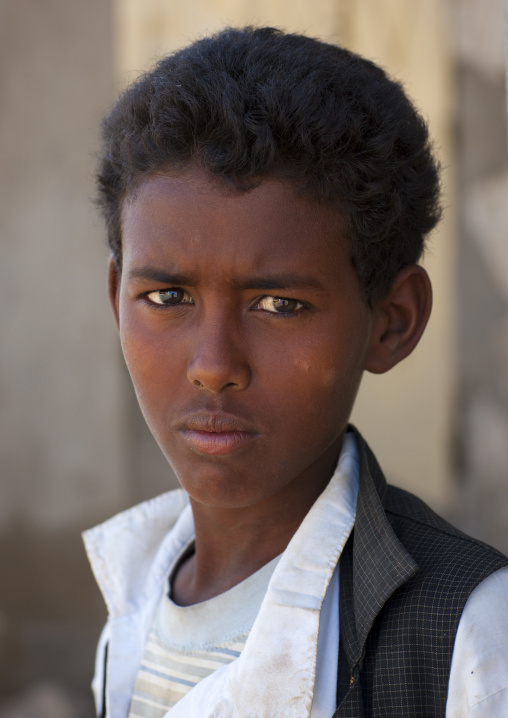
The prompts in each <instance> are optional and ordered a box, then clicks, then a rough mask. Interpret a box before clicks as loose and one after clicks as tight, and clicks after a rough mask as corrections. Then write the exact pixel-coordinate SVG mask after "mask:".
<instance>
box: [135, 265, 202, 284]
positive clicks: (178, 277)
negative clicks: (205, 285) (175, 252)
mask: <svg viewBox="0 0 508 718" xmlns="http://www.w3.org/2000/svg"><path fill="white" fill-rule="evenodd" d="M128 276H129V279H147V280H149V281H151V282H159V283H160V284H172V285H173V284H177V285H180V284H185V285H187V286H189V285H191V284H193V283H194V280H193V278H192V277H190V276H189V275H188V274H178V273H176V272H165V271H163V270H160V269H155V268H153V267H138V268H136V269H131V271H130V272H129V275H128Z"/></svg>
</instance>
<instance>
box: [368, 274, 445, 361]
mask: <svg viewBox="0 0 508 718" xmlns="http://www.w3.org/2000/svg"><path fill="white" fill-rule="evenodd" d="M431 309H432V286H431V283H430V279H429V276H428V274H427V272H426V271H425V270H424V269H423V267H420V266H419V265H416V264H414V265H410V266H409V267H404V269H402V270H401V271H400V272H399V274H398V275H397V277H396V279H395V281H394V283H393V285H392V287H391V289H390V291H389V293H388V294H387V296H385V297H384V298H383V299H380V300H378V301H377V302H376V303H375V305H374V308H373V312H374V322H373V326H372V335H371V345H370V348H369V353H368V356H367V361H366V363H365V369H366V370H367V371H370V372H372V373H373V374H383V373H384V372H387V371H389V370H390V369H391V368H392V367H394V366H395V365H396V364H398V363H399V362H400V361H402V360H403V359H405V358H406V357H407V356H409V354H411V352H412V351H413V349H414V348H415V347H416V345H417V344H418V342H419V341H420V338H421V336H422V334H423V331H424V329H425V327H426V326H427V322H428V319H429V316H430V312H431Z"/></svg>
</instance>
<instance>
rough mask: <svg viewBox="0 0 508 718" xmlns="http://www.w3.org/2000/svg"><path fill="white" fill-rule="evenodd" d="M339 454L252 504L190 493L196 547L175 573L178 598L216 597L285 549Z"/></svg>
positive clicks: (195, 600) (187, 602)
mask: <svg viewBox="0 0 508 718" xmlns="http://www.w3.org/2000/svg"><path fill="white" fill-rule="evenodd" d="M339 449H340V445H339ZM338 453H339V452H338V450H337V448H336V449H335V451H334V452H330V456H328V457H326V461H324V462H323V465H322V466H320V467H319V471H316V467H313V470H311V471H310V474H308V473H307V472H306V473H305V474H302V476H301V477H300V478H299V479H297V480H295V481H294V482H292V483H291V484H290V485H289V486H287V487H285V488H284V489H282V490H281V491H279V492H277V494H275V495H273V496H270V497H268V498H267V499H264V500H263V501H260V502H259V503H256V504H255V505H253V506H246V507H241V508H224V507H217V506H209V505H206V504H201V503H198V502H196V501H194V500H193V499H192V498H191V506H192V511H193V515H194V525H195V531H196V551H195V553H194V554H193V555H192V556H190V557H189V558H188V559H187V560H186V561H185V562H184V563H183V564H182V565H181V566H180V567H179V569H178V571H177V573H176V575H175V577H174V580H173V585H172V597H173V600H174V601H175V602H176V603H178V604H180V605H182V606H186V605H191V604H193V603H198V602H201V601H205V600H207V599H210V598H213V597H214V596H217V595H219V594H220V593H224V592H225V591H227V590H229V589H230V588H232V587H233V586H235V585H236V584H238V583H240V581H243V580H245V579H246V578H248V576H251V575H252V574H253V573H255V572H256V571H258V570H259V569H260V568H261V567H262V566H264V565H266V564H267V563H268V562H269V561H271V560H272V559H274V558H275V557H276V556H278V555H279V554H281V553H282V552H283V551H284V550H285V549H286V547H287V545H288V543H289V542H290V540H291V538H292V537H293V535H294V533H295V532H296V531H297V529H298V528H299V526H300V524H301V523H302V521H303V519H304V518H305V516H306V514H307V513H308V511H309V509H310V508H311V506H312V504H313V503H314V502H315V501H316V499H317V498H318V496H319V495H320V494H321V493H322V491H323V490H324V488H325V487H326V485H327V484H328V482H329V480H330V478H331V476H332V474H333V471H334V469H335V466H336V463H337V456H338Z"/></svg>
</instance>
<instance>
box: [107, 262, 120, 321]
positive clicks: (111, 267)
mask: <svg viewBox="0 0 508 718" xmlns="http://www.w3.org/2000/svg"><path fill="white" fill-rule="evenodd" d="M120 279H121V273H120V270H119V269H118V265H117V263H116V261H115V258H114V257H113V255H111V257H110V258H109V263H108V294H109V301H110V303H111V307H112V309H113V314H114V316H115V322H116V326H117V327H118V326H120V311H119V296H120Z"/></svg>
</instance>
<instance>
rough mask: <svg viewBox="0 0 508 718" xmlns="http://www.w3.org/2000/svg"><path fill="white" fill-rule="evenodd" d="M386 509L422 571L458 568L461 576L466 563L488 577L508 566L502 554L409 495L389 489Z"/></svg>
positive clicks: (384, 500) (394, 528) (396, 530)
mask: <svg viewBox="0 0 508 718" xmlns="http://www.w3.org/2000/svg"><path fill="white" fill-rule="evenodd" d="M383 505H384V508H385V512H386V516H387V519H388V521H389V522H390V524H391V526H392V528H393V530H394V531H395V533H396V534H397V536H398V538H399V540H400V541H401V542H402V543H403V544H404V546H405V547H406V548H407V550H408V551H409V552H410V553H411V555H412V556H413V558H414V559H415V560H416V561H417V563H418V564H419V566H420V569H423V570H426V569H428V568H429V567H430V566H439V565H442V566H443V568H445V567H446V568H448V567H449V566H450V565H454V566H455V571H456V572H457V573H459V572H460V571H461V570H464V568H466V567H465V566H464V565H463V563H462V562H465V563H466V565H469V564H471V562H473V563H474V564H475V566H471V569H472V570H473V572H474V571H475V570H478V571H479V572H480V573H483V572H484V571H486V573H485V575H488V573H491V572H492V571H495V570H497V569H498V568H502V567H503V566H508V558H507V557H506V556H504V555H503V554H502V553H501V552H500V551H498V550H497V549H495V548H493V547H492V546H488V545H487V544H485V543H483V542H482V541H479V540H478V539H475V538H473V537H471V536H468V535H467V534H465V533H463V532H462V531H460V530H459V529H457V528H455V527H454V526H452V525H451V524H450V523H448V521H446V520H445V519H443V518H441V516H438V514H436V513H435V512H434V511H432V509H431V508H429V507H428V506H427V504H425V502H424V501H422V500H421V499H419V498H418V497H416V496H414V495H413V494H411V493H409V492H408V491H404V490H403V489H399V488H397V487H395V486H391V485H388V486H387V491H386V494H385V496H384V497H383ZM466 573H468V572H467V571H466Z"/></svg>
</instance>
